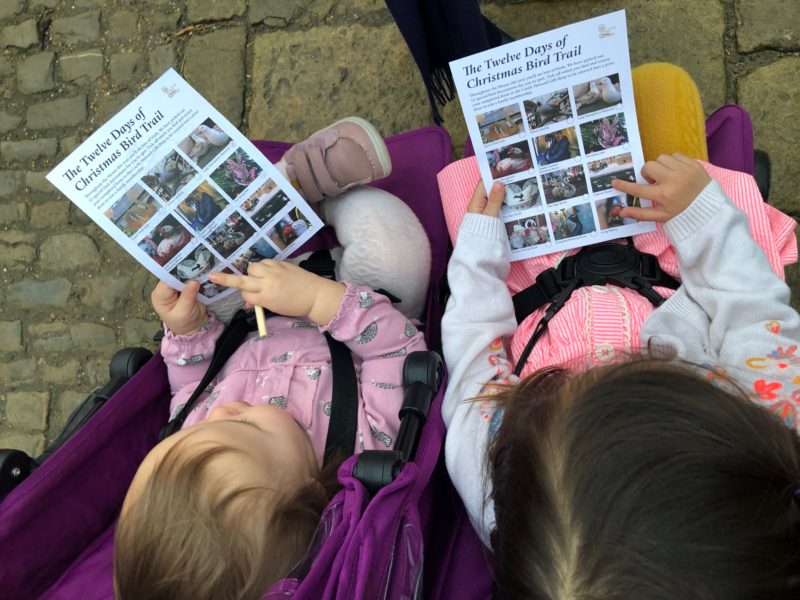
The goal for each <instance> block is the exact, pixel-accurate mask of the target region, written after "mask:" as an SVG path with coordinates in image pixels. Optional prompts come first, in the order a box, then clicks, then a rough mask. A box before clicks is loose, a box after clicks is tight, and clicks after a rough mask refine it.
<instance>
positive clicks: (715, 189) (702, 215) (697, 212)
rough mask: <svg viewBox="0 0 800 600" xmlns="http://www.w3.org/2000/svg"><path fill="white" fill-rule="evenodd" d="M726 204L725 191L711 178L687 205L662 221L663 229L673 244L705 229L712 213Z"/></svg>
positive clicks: (715, 212) (711, 218)
mask: <svg viewBox="0 0 800 600" xmlns="http://www.w3.org/2000/svg"><path fill="white" fill-rule="evenodd" d="M727 204H728V199H727V198H726V197H725V192H723V191H722V188H721V187H720V185H719V183H717V181H716V180H714V179H712V180H711V181H710V182H708V184H707V185H706V187H704V188H703V189H702V191H701V192H700V193H699V194H698V195H697V197H696V198H695V199H694V200H693V201H692V203H691V204H690V205H689V206H687V207H686V208H685V209H684V210H683V211H682V212H681V213H679V214H677V215H675V216H674V217H672V218H671V219H670V220H669V221H667V222H666V223H664V230H665V231H666V232H667V235H668V236H669V238H670V240H671V241H672V242H673V244H674V243H675V242H681V241H683V240H685V239H686V238H687V237H689V236H691V235H692V234H694V233H695V232H696V231H698V230H700V229H702V228H706V229H707V228H708V224H709V223H710V222H712V220H713V217H714V215H715V214H717V213H718V212H719V211H720V210H721V209H722V208H723V207H724V206H725V205H727Z"/></svg>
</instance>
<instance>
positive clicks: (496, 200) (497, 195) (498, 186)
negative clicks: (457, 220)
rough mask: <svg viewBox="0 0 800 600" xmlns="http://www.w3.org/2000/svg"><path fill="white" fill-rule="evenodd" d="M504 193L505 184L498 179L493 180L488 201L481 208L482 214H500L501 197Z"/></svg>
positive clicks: (493, 215) (494, 215)
mask: <svg viewBox="0 0 800 600" xmlns="http://www.w3.org/2000/svg"><path fill="white" fill-rule="evenodd" d="M505 194H506V189H505V186H504V185H503V184H502V183H500V182H499V181H495V182H494V183H493V184H492V189H491V190H489V201H488V202H487V203H486V207H485V208H484V209H483V214H485V215H489V216H490V217H496V216H498V215H499V214H500V206H502V204H503V198H504V197H505Z"/></svg>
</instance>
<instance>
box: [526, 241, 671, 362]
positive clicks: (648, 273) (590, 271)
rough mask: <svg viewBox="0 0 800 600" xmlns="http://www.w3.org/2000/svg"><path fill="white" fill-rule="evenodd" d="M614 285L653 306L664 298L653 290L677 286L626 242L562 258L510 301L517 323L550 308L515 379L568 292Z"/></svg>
mask: <svg viewBox="0 0 800 600" xmlns="http://www.w3.org/2000/svg"><path fill="white" fill-rule="evenodd" d="M608 284H611V285H616V286H619V287H625V288H629V289H632V290H635V291H637V292H639V293H640V294H641V295H642V296H644V297H645V298H647V299H648V300H649V301H650V302H651V303H652V304H653V306H660V305H661V304H662V303H663V302H664V298H663V297H662V296H661V294H659V293H658V292H657V291H655V289H653V286H660V287H666V288H670V289H673V290H676V289H678V287H679V286H680V282H679V281H678V280H677V279H675V278H674V277H672V276H671V275H669V274H668V273H665V272H664V271H662V270H661V266H660V265H659V264H658V259H657V258H656V257H655V256H653V255H652V254H647V253H645V252H640V251H639V250H637V249H636V246H634V245H633V240H632V239H631V238H627V240H626V243H624V244H620V243H618V242H601V243H599V244H594V245H592V246H585V247H583V248H581V250H580V252H578V253H577V254H574V255H572V256H568V257H566V258H565V259H564V260H562V261H561V263H559V265H558V266H557V267H553V268H550V269H547V270H545V271H542V272H541V273H540V274H539V276H538V277H537V278H536V283H534V284H533V285H531V286H530V287H528V288H525V289H524V290H522V291H521V292H519V293H517V294H515V295H514V297H513V299H512V300H513V302H514V314H515V316H516V318H517V323H522V321H523V320H524V319H525V317H527V316H528V315H530V314H531V313H533V312H534V311H535V310H537V309H539V308H540V307H542V306H544V305H545V304H550V307H549V308H548V309H547V311H546V312H545V315H544V316H543V317H542V319H541V320H540V321H539V322H538V323H537V324H536V328H535V329H534V332H533V334H532V335H531V338H530V340H528V343H527V344H526V346H525V349H524V350H523V351H522V353H521V354H520V357H519V359H518V360H517V364H516V365H515V368H514V373H516V374H517V375H519V374H520V373H521V372H522V368H523V366H524V365H525V361H527V360H528V356H529V355H530V353H531V350H533V346H534V345H535V344H536V342H537V341H538V340H539V338H540V337H541V336H542V335H544V332H545V331H546V329H547V324H548V323H549V321H550V319H552V318H553V317H554V316H555V315H556V313H557V312H558V311H559V310H561V308H562V307H563V306H564V304H565V303H566V302H567V300H569V298H570V296H571V295H572V292H573V291H575V290H576V289H578V288H580V287H584V286H587V285H608Z"/></svg>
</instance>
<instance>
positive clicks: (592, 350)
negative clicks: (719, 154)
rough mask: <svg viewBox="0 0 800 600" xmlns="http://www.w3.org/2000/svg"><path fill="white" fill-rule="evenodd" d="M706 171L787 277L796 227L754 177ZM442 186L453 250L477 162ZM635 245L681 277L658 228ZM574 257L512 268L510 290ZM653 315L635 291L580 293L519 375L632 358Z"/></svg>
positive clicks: (518, 344)
mask: <svg viewBox="0 0 800 600" xmlns="http://www.w3.org/2000/svg"><path fill="white" fill-rule="evenodd" d="M701 164H702V165H703V167H704V168H705V169H706V171H707V172H708V174H709V175H710V176H711V177H713V178H714V179H716V180H717V181H718V182H719V184H720V186H721V187H722V189H723V190H724V192H725V194H726V195H727V196H728V197H729V198H730V199H731V200H732V201H733V203H734V204H735V205H736V206H738V207H739V208H740V209H741V210H743V211H744V212H745V213H747V215H748V217H749V220H750V233H751V235H752V236H753V239H754V240H755V241H756V242H758V244H759V245H760V246H761V247H762V248H763V250H764V252H765V254H766V255H767V258H768V260H769V263H770V266H771V267H772V269H773V270H774V271H775V273H776V274H777V275H778V276H779V277H781V278H784V273H783V267H784V265H787V264H791V263H793V262H795V261H796V260H797V240H796V238H795V236H794V228H795V222H794V220H793V219H792V218H790V217H788V216H787V215H785V214H783V213H782V212H780V211H779V210H778V209H776V208H774V207H772V206H770V205H769V204H766V203H765V202H763V200H762V199H761V195H760V193H759V191H758V187H757V186H756V183H755V180H754V179H753V178H752V177H751V176H750V175H746V174H744V173H739V172H737V171H730V170H728V169H722V168H720V167H716V166H714V165H711V164H709V163H705V162H701ZM438 179H439V191H440V193H441V197H442V205H443V208H444V215H445V220H446V222H447V229H448V232H449V234H450V239H451V240H452V241H453V243H455V240H456V236H457V233H458V227H459V225H460V224H461V219H462V217H463V215H464V212H465V210H466V207H467V204H468V203H469V199H470V197H471V196H472V192H473V190H474V189H475V185H476V184H477V183H478V181H479V179H480V173H479V170H478V164H477V161H476V160H475V157H470V158H465V159H462V160H459V161H456V162H454V163H451V164H450V165H448V166H447V167H445V168H444V169H443V170H442V171H441V172H440V173H439V175H438ZM633 239H634V244H635V246H636V247H637V248H638V249H639V250H641V251H643V252H647V253H650V254H654V255H655V256H656V257H657V258H658V262H659V264H660V265H661V268H662V269H664V271H666V272H667V273H669V274H670V275H672V276H674V277H677V276H678V261H677V256H676V255H675V252H674V250H673V249H672V247H671V246H670V244H669V240H668V239H667V236H666V234H665V233H664V231H663V229H662V227H661V225H660V224H659V226H658V228H657V229H656V231H654V232H651V233H645V234H641V235H638V236H635V237H634V238H633ZM575 252H577V250H571V251H564V252H556V253H553V254H548V255H546V256H540V257H536V258H527V259H524V260H519V261H515V262H512V263H511V270H510V273H509V276H508V278H507V279H506V285H507V286H508V289H509V291H510V292H511V293H512V294H515V293H516V292H518V291H520V290H523V289H525V288H526V287H528V286H529V285H530V284H531V283H533V282H534V280H535V279H536V276H537V275H538V274H539V273H541V272H542V271H544V270H545V269H548V268H550V267H553V266H556V265H557V264H558V263H559V262H560V261H561V259H562V258H563V257H564V256H567V255H569V254H573V253H575ZM656 289H657V291H658V292H659V293H660V294H661V295H662V296H663V297H665V298H666V297H669V296H670V295H671V294H672V290H668V289H665V288H656ZM545 309H546V307H542V308H540V309H539V310H538V311H536V312H534V313H533V314H531V315H529V316H528V317H527V318H526V319H525V320H524V321H523V322H522V323H521V324H520V325H519V327H518V328H517V331H516V333H515V334H514V335H513V336H512V338H511V340H510V341H509V345H508V350H509V353H510V355H511V358H512V360H515V359H516V357H517V356H519V355H520V353H521V352H522V350H523V348H524V347H525V345H526V344H527V343H528V340H529V339H530V337H531V334H532V333H533V329H534V327H535V326H536V323H538V321H539V319H540V318H541V316H542V315H543V314H544V311H545ZM652 311H653V306H652V304H651V303H650V302H649V301H648V300H647V299H645V298H644V297H643V296H641V295H640V294H638V293H637V292H635V291H633V290H628V289H623V288H619V287H616V286H613V285H608V286H592V287H586V288H581V289H578V290H576V291H575V292H574V293H573V295H572V297H571V298H570V300H569V301H568V302H567V303H566V305H565V306H564V308H563V309H561V311H560V312H559V313H558V314H557V315H556V317H555V318H554V319H553V320H552V321H551V322H550V325H549V327H548V330H547V332H546V333H545V334H544V335H543V336H542V338H541V339H540V340H539V342H538V343H537V344H536V346H535V347H534V349H533V351H532V352H531V354H530V356H529V357H528V360H527V363H526V365H525V367H524V369H523V371H522V376H525V375H527V374H528V373H530V372H532V371H535V370H537V369H540V368H543V367H547V366H551V365H569V366H571V367H572V368H575V369H579V370H583V369H589V368H591V367H593V366H596V365H598V364H602V363H606V362H609V361H612V360H615V359H616V358H618V357H621V356H624V355H626V354H630V353H632V352H635V351H637V350H638V349H639V348H640V342H639V331H640V330H641V328H642V325H643V324H644V321H645V319H646V318H647V316H648V315H649V314H650V313H651V312H652Z"/></svg>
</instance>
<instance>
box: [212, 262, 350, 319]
mask: <svg viewBox="0 0 800 600" xmlns="http://www.w3.org/2000/svg"><path fill="white" fill-rule="evenodd" d="M209 279H211V281H213V282H214V283H217V284H220V285H224V286H227V287H233V288H236V289H239V290H241V291H242V298H244V299H245V301H246V302H247V303H248V304H250V305H258V306H263V307H265V308H268V309H269V310H271V311H273V312H276V313H278V314H279V315H286V316H288V317H308V318H309V319H311V320H312V321H314V322H315V323H317V324H318V325H326V324H327V323H328V322H329V321H330V320H331V319H332V318H333V317H334V316H335V315H336V313H337V312H338V310H339V305H340V304H341V303H342V298H343V297H344V292H345V287H344V284H343V283H339V282H337V281H331V280H330V279H325V278H323V277H320V276H319V275H314V274H313V273H309V272H308V271H306V270H305V269H301V268H300V267H298V266H296V265H293V264H292V263H288V262H284V261H280V260H269V259H266V260H262V261H261V262H257V263H256V262H253V263H250V266H249V267H248V268H247V275H228V274H226V273H211V275H209Z"/></svg>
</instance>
